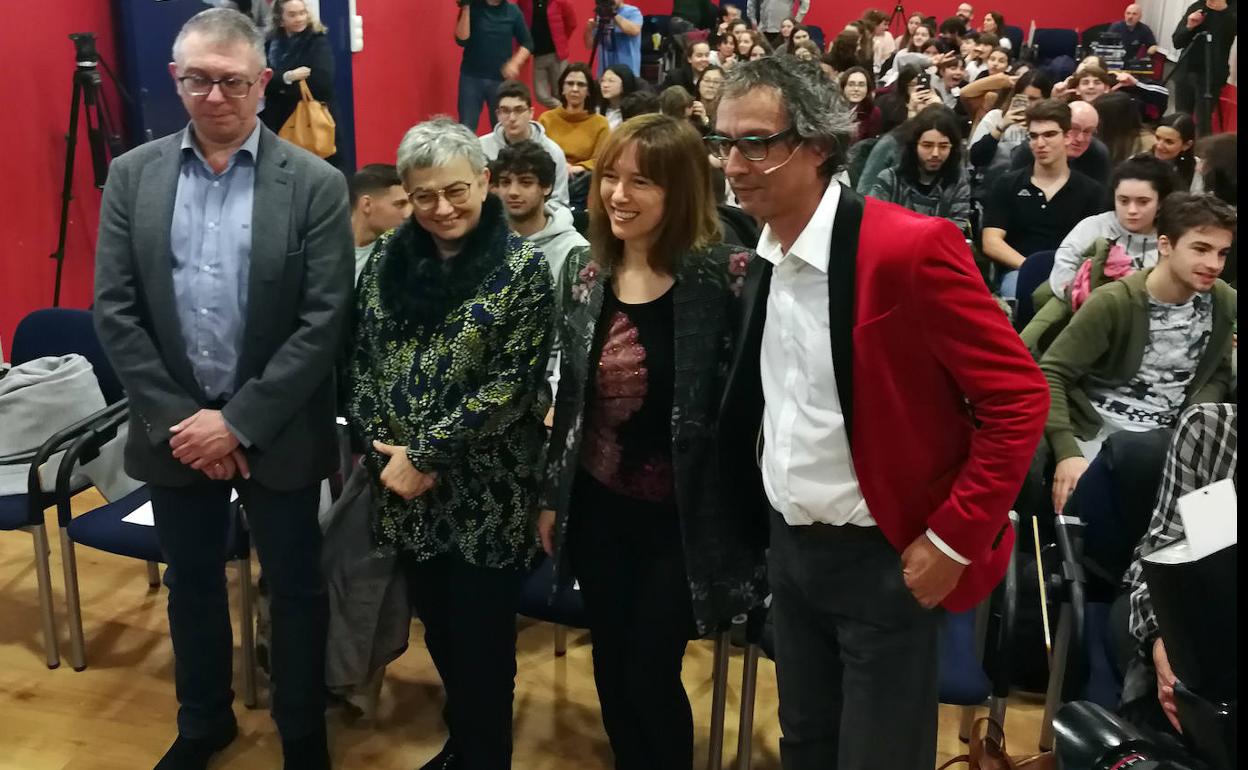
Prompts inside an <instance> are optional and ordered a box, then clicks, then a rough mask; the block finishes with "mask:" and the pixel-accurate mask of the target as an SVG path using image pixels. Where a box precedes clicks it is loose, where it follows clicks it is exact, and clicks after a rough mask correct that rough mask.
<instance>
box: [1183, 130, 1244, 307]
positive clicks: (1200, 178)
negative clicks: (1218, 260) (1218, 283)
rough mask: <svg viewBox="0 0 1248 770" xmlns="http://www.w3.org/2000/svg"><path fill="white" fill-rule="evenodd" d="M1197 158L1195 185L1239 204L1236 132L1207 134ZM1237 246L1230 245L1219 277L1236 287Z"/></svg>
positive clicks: (1221, 198)
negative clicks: (1229, 250)
mask: <svg viewBox="0 0 1248 770" xmlns="http://www.w3.org/2000/svg"><path fill="white" fill-rule="evenodd" d="M1196 151H1197V155H1198V156H1199V160H1198V161H1197V163H1196V178H1195V180H1194V181H1193V183H1192V186H1193V187H1194V188H1196V187H1198V188H1199V189H1200V191H1203V192H1205V193H1209V194H1211V195H1215V196H1217V197H1218V199H1219V200H1221V201H1223V202H1225V203H1229V204H1230V205H1231V206H1232V207H1234V206H1238V205H1239V141H1238V135H1237V134H1233V133H1232V134H1215V135H1213V136H1206V137H1205V138H1204V139H1201V140H1200V142H1199V143H1198V144H1197V145H1196ZM1237 263H1238V259H1237V249H1236V246H1235V244H1232V245H1231V253H1230V256H1228V257H1227V258H1226V269H1225V270H1223V271H1222V280H1224V281H1226V282H1227V283H1229V284H1230V285H1231V286H1232V287H1236V284H1237V282H1238V278H1239V270H1238V264H1237Z"/></svg>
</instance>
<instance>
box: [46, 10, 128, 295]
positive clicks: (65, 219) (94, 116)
mask: <svg viewBox="0 0 1248 770" xmlns="http://www.w3.org/2000/svg"><path fill="white" fill-rule="evenodd" d="M69 39H70V40H72V41H74V53H75V61H76V62H77V63H76V66H75V68H74V78H73V81H74V84H73V96H72V97H71V101H70V107H69V132H68V133H67V134H66V135H65V140H66V146H65V179H64V181H63V182H62V183H61V221H60V225H59V230H58V234H57V239H56V251H54V252H52V254H51V255H50V257H51V258H52V259H54V260H56V282H55V284H54V285H53V288H52V306H53V307H57V306H59V305H60V303H61V275H62V272H63V269H64V266H65V238H66V234H67V231H68V229H69V203H70V201H72V200H73V199H74V191H73V187H74V156H75V155H76V154H77V151H78V113H79V110H80V108H82V109H83V110H84V111H85V112H86V114H87V144H88V145H89V146H90V147H91V167H92V169H93V170H94V174H95V186H96V187H97V188H99V189H101V190H102V189H104V181H105V180H106V179H107V177H108V163H109V160H110V159H111V158H115V157H116V156H118V155H120V154H121V153H122V152H123V151H124V150H125V146H124V145H123V144H122V141H121V135H120V134H118V133H117V131H116V129H115V128H114V126H115V123H114V122H113V119H112V115H110V114H109V111H108V104H107V102H105V101H104V99H103V98H102V97H101V95H100V71H99V69H98V67H97V65H98V64H101V63H102V62H100V57H99V54H98V53H96V50H95V34H94V33H92V32H75V33H73V34H71V35H70V36H69ZM104 69H105V71H106V72H107V73H108V77H109V79H110V80H111V81H112V82H113V85H114V86H116V87H117V91H118V93H120V94H122V96H123V97H126V93H125V91H124V90H123V89H122V88H121V85H120V84H119V83H118V82H117V78H116V77H115V76H114V75H113V73H112V71H110V70H108V65H107V64H105V65H104Z"/></svg>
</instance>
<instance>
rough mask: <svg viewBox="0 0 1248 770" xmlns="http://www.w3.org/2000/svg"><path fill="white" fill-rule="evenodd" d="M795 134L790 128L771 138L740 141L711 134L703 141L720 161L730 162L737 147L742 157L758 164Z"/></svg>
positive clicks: (741, 139) (742, 139) (753, 137)
mask: <svg viewBox="0 0 1248 770" xmlns="http://www.w3.org/2000/svg"><path fill="white" fill-rule="evenodd" d="M795 133H796V129H795V128H793V126H789V127H788V128H786V129H784V130H783V131H777V132H776V133H774V134H771V135H770V136H743V137H741V138H740V139H733V138H731V137H727V136H720V135H719V134H709V135H707V136H706V137H704V138H703V139H702V141H703V142H704V143H705V144H706V149H707V150H708V151H709V152H710V153H711V154H712V155H714V156H715V157H716V158H719V159H720V160H728V154H729V153H731V152H732V148H733V147H736V148H737V152H739V153H741V157H743V158H745V159H746V160H749V161H754V162H755V163H757V162H758V161H760V160H767V150H768V149H770V148H771V146H772V145H773V144H775V143H776V142H779V141H781V140H783V139H785V138H787V137H789V136H792V135H793V134H795Z"/></svg>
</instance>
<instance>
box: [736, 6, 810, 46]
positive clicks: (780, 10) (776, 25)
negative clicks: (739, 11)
mask: <svg viewBox="0 0 1248 770" xmlns="http://www.w3.org/2000/svg"><path fill="white" fill-rule="evenodd" d="M809 11H810V0H798V3H797V13H796V14H794V13H793V0H749V2H747V3H746V6H745V15H746V17H747V18H749V19H750V21H751V22H752V23H753V24H754V26H755V28H756V29H758V31H759V32H761V33H763V34H764V35H766V36H767V37H768V38H769V39H771V41H772V45H777V44H778V42H780V41H777V38H780V39H783V38H784V37H786V36H785V34H784V22H786V21H788V22H790V23H797V24H800V23H801V21H802V19H804V18H806V14H807V12H809ZM791 14H792V15H791ZM781 41H782V40H781Z"/></svg>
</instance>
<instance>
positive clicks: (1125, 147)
mask: <svg viewBox="0 0 1248 770" xmlns="http://www.w3.org/2000/svg"><path fill="white" fill-rule="evenodd" d="M1092 106H1093V107H1095V108H1096V112H1097V114H1098V115H1100V128H1099V129H1098V130H1097V132H1096V133H1097V136H1098V137H1099V138H1100V140H1101V141H1102V142H1104V143H1105V146H1106V147H1107V148H1108V149H1109V160H1110V162H1111V163H1113V164H1114V165H1117V164H1119V163H1121V162H1123V161H1124V160H1126V159H1127V158H1130V157H1131V156H1132V155H1137V154H1139V153H1141V152H1152V149H1153V144H1154V141H1155V140H1154V139H1153V133H1152V132H1151V131H1149V130H1148V129H1146V128H1144V127H1143V126H1142V125H1141V123H1140V108H1139V106H1138V105H1137V104H1136V103H1135V100H1134V99H1132V98H1131V97H1130V96H1129V95H1127V94H1124V93H1122V92H1115V93H1109V94H1105V95H1104V96H1102V97H1101V98H1099V99H1097V100H1096V101H1095V102H1093V104H1092Z"/></svg>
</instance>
